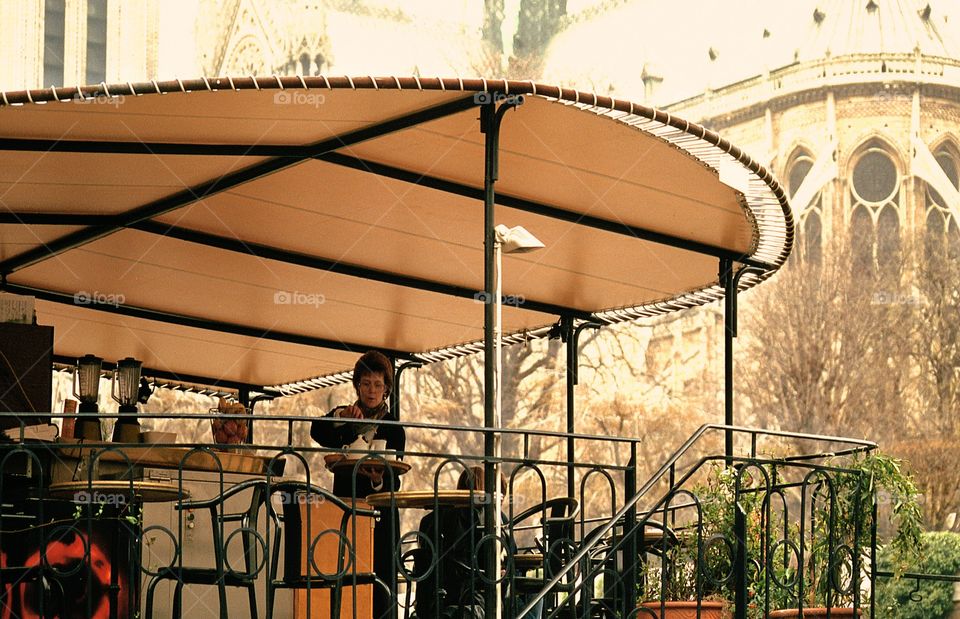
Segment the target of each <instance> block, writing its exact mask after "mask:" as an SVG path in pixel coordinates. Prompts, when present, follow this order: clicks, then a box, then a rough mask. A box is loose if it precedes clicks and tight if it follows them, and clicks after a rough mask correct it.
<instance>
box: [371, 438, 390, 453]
mask: <svg viewBox="0 0 960 619" xmlns="http://www.w3.org/2000/svg"><path fill="white" fill-rule="evenodd" d="M386 449H387V441H385V440H383V439H377V440H375V441H370V451H386Z"/></svg>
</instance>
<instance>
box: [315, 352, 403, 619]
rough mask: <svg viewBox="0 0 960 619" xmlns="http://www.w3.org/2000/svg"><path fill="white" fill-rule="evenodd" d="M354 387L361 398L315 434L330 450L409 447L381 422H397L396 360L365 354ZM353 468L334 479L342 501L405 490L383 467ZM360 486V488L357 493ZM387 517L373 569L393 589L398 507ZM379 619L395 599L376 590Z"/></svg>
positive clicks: (377, 535)
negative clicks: (392, 400)
mask: <svg viewBox="0 0 960 619" xmlns="http://www.w3.org/2000/svg"><path fill="white" fill-rule="evenodd" d="M353 388H354V390H355V391H356V393H357V400H356V402H354V403H353V404H348V405H346V406H338V407H336V408H335V409H333V410H332V411H330V412H329V413H328V414H327V415H326V417H324V418H323V419H318V420H316V421H314V422H313V424H311V426H310V436H311V437H313V440H315V441H317V442H318V443H320V444H321V445H323V446H324V447H333V448H340V447H345V446H347V445H352V444H353V443H354V442H355V441H356V440H357V439H358V438H363V439H364V440H365V441H366V443H367V444H369V443H371V442H372V441H374V440H385V441H387V449H394V450H396V451H397V452H398V453H399V452H402V451H403V448H404V445H405V444H406V434H405V433H404V431H403V428H402V427H400V426H395V425H384V424H380V423H377V422H378V421H397V419H396V417H394V416H392V415H391V414H390V407H389V406H388V404H387V397H388V396H389V395H390V392H391V391H392V390H393V367H392V366H391V365H390V360H389V359H387V358H386V357H385V356H384V355H383V354H381V353H379V352H376V351H369V352H367V353H364V354H363V356H362V357H360V359H359V360H357V363H356V365H355V366H354V368H353ZM341 419H362V420H367V421H369V423H350V422H344V421H339V420H341ZM353 473H354V470H353V469H352V468H348V469H345V470H341V471H338V472H336V473H334V475H333V493H334V494H335V495H337V496H339V497H347V498H351V497H355V498H357V499H363V498H366V496H367V495H368V494H371V493H373V492H387V491H389V490H391V489H393V490H398V489H399V488H400V478H399V477H398V476H396V475H390V474H389V473H387V474H386V475H384V474H383V467H382V466H375V465H371V466H367V467H360V470H359V471H358V473H359V475H356V476H354V474H353ZM354 484H356V489H354ZM380 511H381V517H380V520H379V521H378V522H377V524H376V525H375V526H374V529H373V571H374V573H376V574H377V576H378V577H379V578H380V580H382V581H383V582H384V583H386V584H387V586H390V584H391V583H396V582H397V576H396V568H395V566H394V561H393V553H394V550H395V549H396V548H398V547H399V543H400V531H399V527H400V518H399V513H398V511H397V509H396V508H394V509H392V510H391V509H389V508H384V509H381V510H380ZM373 592H374V593H373V613H374V617H384V616H386V615H387V611H388V610H389V609H390V596H388V595H387V594H386V592H385V591H383V590H382V588H381V587H374V589H373Z"/></svg>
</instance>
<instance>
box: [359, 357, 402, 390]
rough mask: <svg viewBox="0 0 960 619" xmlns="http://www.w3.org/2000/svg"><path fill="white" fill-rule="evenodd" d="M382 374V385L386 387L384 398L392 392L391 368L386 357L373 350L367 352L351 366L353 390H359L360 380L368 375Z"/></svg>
mask: <svg viewBox="0 0 960 619" xmlns="http://www.w3.org/2000/svg"><path fill="white" fill-rule="evenodd" d="M378 373H379V374H383V384H384V386H385V387H386V391H385V392H384V394H383V395H384V396H388V395H390V392H392V391H393V366H392V365H390V360H389V359H387V357H386V355H384V354H383V353H380V352H377V351H375V350H368V351H367V352H365V353H363V356H362V357H360V358H359V359H357V363H356V365H354V366H353V388H354V389H356V390H358V391H359V390H360V379H361V378H363V377H364V376H366V375H368V374H378Z"/></svg>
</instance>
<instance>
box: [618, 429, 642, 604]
mask: <svg viewBox="0 0 960 619" xmlns="http://www.w3.org/2000/svg"><path fill="white" fill-rule="evenodd" d="M623 490H624V496H625V497H628V498H630V497H634V496H636V494H637V444H636V443H635V442H631V443H630V462H629V463H627V471H626V473H625V474H624V476H623ZM636 528H637V509H636V507H632V508H630V510H629V511H627V513H626V514H624V516H623V534H624V542H625V547H624V553H623V554H624V557H623V592H624V595H623V608H622V609H621V615H620V616H621V617H629V616H631V615H630V613H631V612H633V609H634V606H636V598H637V596H636V591H637V561H638V560H639V552H640V548H639V544H638V543H637V536H639V535H643V531H637V530H636Z"/></svg>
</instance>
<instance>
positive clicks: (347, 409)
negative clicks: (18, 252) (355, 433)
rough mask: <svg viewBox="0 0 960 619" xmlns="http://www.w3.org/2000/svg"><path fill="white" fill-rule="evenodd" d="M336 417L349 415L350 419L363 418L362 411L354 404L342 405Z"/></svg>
mask: <svg viewBox="0 0 960 619" xmlns="http://www.w3.org/2000/svg"><path fill="white" fill-rule="evenodd" d="M337 417H350V418H352V419H363V411H361V410H360V407H359V406H357V405H356V404H351V405H349V406H344V407H343V408H341V409H340V410H338V411H337Z"/></svg>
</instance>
